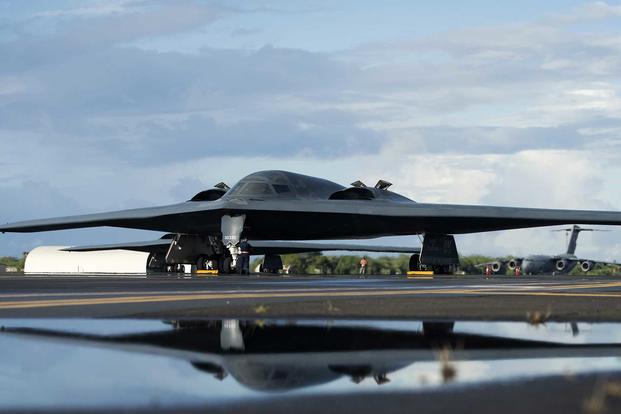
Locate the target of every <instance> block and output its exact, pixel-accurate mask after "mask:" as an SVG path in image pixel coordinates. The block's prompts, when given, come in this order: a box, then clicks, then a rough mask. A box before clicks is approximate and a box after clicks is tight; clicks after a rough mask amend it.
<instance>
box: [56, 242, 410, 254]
mask: <svg viewBox="0 0 621 414" xmlns="http://www.w3.org/2000/svg"><path fill="white" fill-rule="evenodd" d="M170 242H171V239H170V238H164V239H158V240H150V241H142V242H129V243H115V244H101V245H93V246H75V247H68V248H66V249H63V250H64V251H68V252H92V251H101V250H133V251H139V252H148V253H152V252H162V253H165V252H166V251H167V250H168V247H169V246H170ZM249 243H250V245H251V246H252V254H254V255H265V254H289V253H309V252H325V251H348V252H381V253H407V254H414V253H420V251H421V249H420V247H403V246H382V245H360V244H350V243H313V242H291V241H285V240H277V241H274V240H250V242H249Z"/></svg>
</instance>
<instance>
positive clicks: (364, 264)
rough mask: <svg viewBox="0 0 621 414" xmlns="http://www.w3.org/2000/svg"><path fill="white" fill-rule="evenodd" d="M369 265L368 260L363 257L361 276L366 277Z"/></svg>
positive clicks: (361, 260)
mask: <svg viewBox="0 0 621 414" xmlns="http://www.w3.org/2000/svg"><path fill="white" fill-rule="evenodd" d="M368 264H369V261H368V260H367V258H366V257H364V256H362V259H360V274H361V275H365V274H366V273H367V265H368Z"/></svg>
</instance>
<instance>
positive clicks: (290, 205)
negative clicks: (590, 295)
mask: <svg viewBox="0 0 621 414" xmlns="http://www.w3.org/2000/svg"><path fill="white" fill-rule="evenodd" d="M229 213H232V214H246V215H247V217H248V219H247V220H255V222H254V223H253V224H254V229H260V228H264V229H270V232H260V231H258V230H257V231H256V232H255V233H252V231H251V232H250V233H249V234H248V236H249V237H251V238H254V239H262V238H266V239H288V240H296V239H298V240H304V239H305V238H308V239H321V238H335V239H336V238H358V237H378V236H386V235H406V234H417V233H440V234H464V233H477V232H485V231H496V230H509V229H519V228H529V227H542V226H554V225H561V224H575V223H580V224H599V225H621V212H617V211H592V210H551V209H533V208H515V207H493V206H468V205H448V204H416V203H409V202H407V203H405V202H399V203H393V202H373V201H358V200H357V201H351V200H318V201H314V202H313V201H305V202H283V203H277V202H270V201H252V200H250V201H247V202H244V203H231V202H228V203H227V202H221V201H220V200H217V201H210V202H192V203H189V202H188V203H181V204H176V205H170V206H164V207H152V208H144V209H135V210H124V211H116V212H110V213H100V214H88V215H82V216H74V217H60V218H52V219H43V220H31V221H23V222H17V223H12V224H6V225H3V226H0V232H3V233H4V232H38V231H49V230H62V229H74V228H84V227H98V226H112V227H125V228H135V229H144V230H156V231H164V232H171V233H184V234H207V233H212V232H218V231H219V230H220V218H221V217H222V215H224V214H229ZM283 217H285V218H286V220H285V219H283ZM283 221H285V222H289V223H292V225H290V226H282V223H283ZM293 223H295V225H293ZM309 223H312V226H309V225H308V224H309ZM309 232H310V233H309ZM278 234H280V236H278ZM318 236H319V237H318Z"/></svg>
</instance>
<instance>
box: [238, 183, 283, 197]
mask: <svg viewBox="0 0 621 414" xmlns="http://www.w3.org/2000/svg"><path fill="white" fill-rule="evenodd" d="M236 193H237V194H239V195H256V196H263V195H270V194H274V192H273V191H272V188H271V187H270V185H269V184H267V183H260V182H249V183H246V184H245V185H244V186H243V187H242V188H240V189H239V190H238V191H237V192H236Z"/></svg>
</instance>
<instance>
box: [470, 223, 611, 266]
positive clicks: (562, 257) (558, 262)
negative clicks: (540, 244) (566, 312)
mask: <svg viewBox="0 0 621 414" xmlns="http://www.w3.org/2000/svg"><path fill="white" fill-rule="evenodd" d="M555 231H566V232H571V234H570V238H569V243H568V244H567V251H566V252H565V253H561V254H557V255H554V256H552V255H542V254H538V255H530V256H527V257H516V258H513V259H509V260H497V261H495V262H491V263H484V264H482V265H478V266H479V267H480V266H490V267H491V269H492V271H493V272H494V273H496V274H503V273H505V272H506V270H507V269H509V270H511V271H514V270H515V269H516V267H518V266H520V267H521V269H522V273H524V274H526V275H539V274H568V273H569V272H571V271H572V270H573V269H574V268H575V267H576V265H579V266H580V270H582V271H583V272H589V271H591V270H593V268H594V267H595V266H596V265H598V264H603V265H613V264H614V265H616V264H617V263H610V262H602V261H597V260H592V259H581V258H579V257H577V256H576V255H575V253H576V247H577V245H578V235H579V234H580V233H581V232H583V231H601V230H597V229H587V228H583V227H580V226H577V225H574V226H573V227H572V228H570V229H563V230H555Z"/></svg>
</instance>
